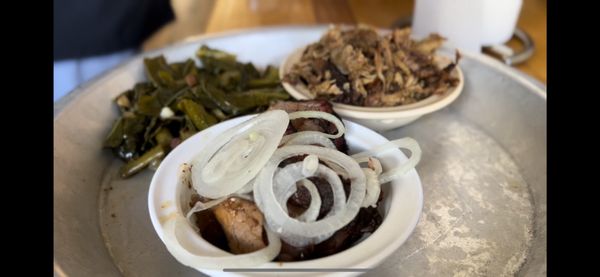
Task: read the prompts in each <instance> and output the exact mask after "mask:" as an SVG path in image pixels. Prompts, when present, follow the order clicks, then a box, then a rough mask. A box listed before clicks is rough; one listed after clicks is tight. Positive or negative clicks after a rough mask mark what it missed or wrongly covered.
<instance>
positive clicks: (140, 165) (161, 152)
mask: <svg viewBox="0 0 600 277" xmlns="http://www.w3.org/2000/svg"><path fill="white" fill-rule="evenodd" d="M165 155H166V151H165V149H164V147H163V146H162V145H160V144H159V145H157V146H155V147H154V148H152V149H150V150H148V152H146V153H144V155H142V156H141V157H139V158H137V159H135V160H132V161H130V162H128V163H126V164H125V165H124V166H122V167H121V168H120V170H119V175H120V176H121V178H128V177H130V176H132V175H134V174H136V173H138V172H140V171H141V170H142V169H144V168H145V167H147V166H148V165H149V164H150V163H151V162H152V161H154V160H157V159H162V158H163V157H164V156H165Z"/></svg>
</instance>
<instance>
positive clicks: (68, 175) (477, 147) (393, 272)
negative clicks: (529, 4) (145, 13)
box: [54, 26, 547, 277]
mask: <svg viewBox="0 0 600 277" xmlns="http://www.w3.org/2000/svg"><path fill="white" fill-rule="evenodd" d="M324 30H325V27H324V26H316V27H277V28H262V29H253V30H246V31H237V32H230V33H223V34H217V35H208V36H201V37H197V38H194V39H191V40H188V41H186V42H183V43H180V44H176V45H173V46H170V47H167V48H164V49H160V50H157V51H153V52H148V53H143V54H142V55H140V56H137V57H135V58H133V59H131V60H129V61H128V62H126V63H124V64H122V65H120V66H118V67H117V68H115V69H114V70H112V71H110V72H108V73H106V74H104V75H102V76H100V77H98V78H96V79H94V80H93V81H91V82H88V83H87V84H85V85H83V86H81V87H79V88H77V89H76V90H75V91H74V92H73V93H71V94H70V95H68V96H67V97H65V98H64V99H62V100H61V101H60V102H58V103H56V104H55V111H54V240H55V247H54V267H55V274H56V275H58V276H119V275H124V276H145V277H150V276H199V275H201V274H200V273H199V272H196V271H194V270H193V269H190V268H187V267H184V266H182V265H180V264H179V263H178V262H177V261H176V260H175V259H173V258H172V257H171V256H170V254H169V253H168V252H167V250H166V248H165V247H164V246H163V244H162V242H161V241H160V240H159V238H158V236H157V235H156V234H155V233H154V229H153V228H152V225H151V223H150V218H149V216H148V209H147V191H148V185H149V183H150V179H151V177H152V172H151V171H145V172H144V173H142V174H139V175H137V176H135V177H134V178H131V179H127V180H120V179H119V178H117V177H116V174H115V173H116V172H115V169H116V168H118V166H119V165H120V164H121V162H120V161H118V160H117V159H115V158H113V157H112V155H111V153H109V152H110V151H107V150H102V149H101V143H102V140H103V138H104V136H105V135H106V133H107V131H108V130H109V128H110V127H111V124H112V122H113V120H114V119H115V117H116V115H117V111H116V108H115V107H114V104H113V103H112V101H111V100H112V99H113V98H114V97H115V96H116V95H117V94H119V93H120V92H122V91H124V90H125V89H128V88H130V87H132V86H133V85H134V83H135V82H136V81H139V80H142V79H143V78H144V77H143V69H142V61H141V60H142V58H143V56H153V55H157V54H164V55H165V56H166V58H167V59H168V61H178V60H184V59H186V58H189V57H192V56H193V55H194V53H195V50H196V49H197V48H198V47H199V46H200V45H201V44H202V43H206V44H208V45H210V46H213V47H217V48H220V49H224V50H227V51H231V52H233V53H236V54H238V57H239V59H241V60H245V61H252V62H253V63H255V65H257V66H266V65H268V64H276V65H278V64H279V63H280V62H281V61H282V60H283V58H284V57H285V56H286V55H287V54H288V53H290V52H291V51H292V50H294V49H296V48H297V47H299V46H302V45H305V44H307V43H310V42H313V41H315V40H317V39H318V38H319V37H320V35H321V34H322V32H323V31H324ZM460 66H461V68H462V69H463V71H464V73H465V86H464V91H463V93H462V95H461V96H460V97H459V98H458V99H457V100H456V102H454V103H453V104H452V105H450V106H449V107H447V108H445V109H443V110H440V111H438V112H435V113H433V114H430V115H426V116H424V117H422V118H421V119H419V120H417V121H416V122H414V123H413V124H410V125H408V126H405V127H402V128H399V129H396V130H392V131H389V132H386V133H384V135H385V136H386V137H387V138H389V139H395V138H399V137H404V136H410V137H413V138H415V139H416V140H417V141H419V143H420V145H421V147H422V149H423V158H422V160H421V163H420V164H419V165H418V167H417V171H418V172H419V175H420V176H421V178H422V183H423V189H424V199H425V204H424V208H423V215H422V217H421V220H420V222H419V224H418V226H417V228H416V230H415V231H414V233H413V234H412V235H411V236H410V237H409V239H408V241H407V242H406V243H405V244H404V245H402V247H401V248H400V249H399V250H398V251H396V252H395V253H394V254H393V255H392V256H390V257H389V258H388V259H387V260H386V261H385V262H383V263H382V264H381V265H379V266H378V267H376V268H374V269H373V270H371V271H369V272H367V273H366V274H365V275H367V276H513V275H517V276H545V275H546V264H547V256H546V248H547V247H546V92H545V87H544V86H543V85H542V84H540V83H538V82H537V81H535V80H532V79H531V78H529V77H527V76H526V75H524V74H522V73H520V72H518V71H516V70H514V69H511V68H509V67H507V66H505V65H503V64H501V63H500V62H498V61H496V60H493V59H491V58H489V57H486V56H483V55H469V54H465V55H464V57H463V59H462V60H461V62H460ZM392 220H393V219H392Z"/></svg>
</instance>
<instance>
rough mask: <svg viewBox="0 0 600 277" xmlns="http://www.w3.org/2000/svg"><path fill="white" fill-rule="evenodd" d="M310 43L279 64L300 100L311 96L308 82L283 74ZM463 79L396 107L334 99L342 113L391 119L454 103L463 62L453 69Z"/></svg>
mask: <svg viewBox="0 0 600 277" xmlns="http://www.w3.org/2000/svg"><path fill="white" fill-rule="evenodd" d="M306 47H308V45H304V46H302V47H299V48H297V49H296V50H294V51H293V52H291V53H290V54H289V55H288V56H287V57H286V58H285V59H284V60H283V61H282V62H281V64H280V66H279V78H280V80H282V81H281V84H282V86H283V88H284V89H285V90H286V91H287V92H288V93H289V94H290V95H291V96H292V97H294V98H295V99H296V100H310V99H311V98H310V97H309V96H308V89H307V88H306V86H304V85H292V84H290V83H289V82H285V81H283V79H284V78H283V77H284V76H285V74H286V73H287V72H288V70H289V68H291V66H292V65H293V64H294V63H296V62H297V61H298V60H299V59H300V57H301V56H302V53H303V52H304V49H306ZM435 57H436V58H440V59H442V60H449V59H450V58H448V57H446V56H444V55H440V54H439V53H438V54H436V55H435ZM453 72H455V74H456V77H457V78H458V80H459V82H458V85H457V86H456V87H453V88H452V89H450V90H448V91H446V92H445V93H443V94H442V95H431V96H429V97H427V98H425V99H423V100H420V101H418V102H415V103H411V104H407V105H400V106H393V107H363V106H354V105H348V104H341V103H335V102H332V101H330V102H331V103H332V105H333V108H334V110H335V111H336V112H337V113H339V114H340V115H342V116H349V117H358V118H363V119H388V118H401V117H415V116H421V115H424V114H428V113H432V112H435V111H437V110H440V109H442V108H444V107H446V106H448V105H450V104H451V103H452V102H454V100H456V98H458V96H459V95H460V94H461V92H462V90H463V88H464V83H465V79H464V74H463V71H462V69H461V68H460V66H459V65H456V67H455V68H454V69H453Z"/></svg>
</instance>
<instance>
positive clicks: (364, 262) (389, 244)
mask: <svg viewBox="0 0 600 277" xmlns="http://www.w3.org/2000/svg"><path fill="white" fill-rule="evenodd" d="M253 116H256V115H246V116H242V117H238V118H234V119H230V120H227V121H223V122H220V123H218V124H216V125H214V126H211V127H210V128H207V129H205V130H203V131H201V132H198V133H197V134H195V135H194V136H192V137H190V138H189V139H188V140H186V142H188V145H190V144H192V143H195V141H194V137H196V138H197V139H196V140H198V138H200V139H204V137H202V135H201V134H206V133H207V132H210V131H213V134H210V135H208V136H215V135H216V133H215V130H218V129H220V128H231V127H232V126H235V125H237V124H239V123H241V122H242V121H244V120H248V119H250V118H251V117H253ZM344 124H345V125H346V126H347V129H348V130H350V133H351V134H353V135H354V136H359V137H364V136H369V137H370V138H369V139H367V140H366V141H368V142H372V141H373V138H375V140H378V141H381V142H385V141H389V140H388V139H387V138H385V137H383V136H382V135H380V134H379V133H377V132H375V131H373V130H371V129H369V128H367V127H364V126H362V125H360V124H357V123H354V122H352V121H348V120H344ZM365 139H366V138H365ZM205 141H206V140H205ZM186 142H183V143H182V145H184V143H186ZM375 143H377V142H375ZM378 144H379V143H378ZM182 145H180V146H182ZM178 148H179V151H178V152H183V151H185V150H184V149H183V148H184V147H178ZM175 151H177V148H176V149H174V150H173V151H172V152H171V153H169V155H167V157H165V159H164V161H163V163H161V165H160V166H159V168H158V169H157V171H156V173H155V174H154V176H153V177H152V181H151V183H150V188H149V191H148V209H149V215H150V219H151V222H152V225H153V227H154V230H155V232H156V233H157V235H158V237H159V238H160V240H161V241H163V243H164V239H163V234H162V224H161V222H160V221H161V220H160V218H161V216H160V213H159V212H158V211H160V208H159V207H160V206H161V204H160V201H158V199H159V197H157V195H156V194H157V189H158V188H157V187H159V185H158V183H159V182H161V181H162V179H163V178H165V176H164V175H167V173H165V172H164V171H166V170H168V169H165V168H167V165H169V164H173V162H171V160H172V159H174V157H175V155H177V154H175V155H173V153H174V152H175ZM390 152H391V153H392V154H390V155H391V156H390V157H391V158H392V159H394V160H395V162H405V161H406V160H407V159H408V158H407V157H406V156H405V155H404V153H402V151H400V150H399V149H393V150H390V151H389V152H387V153H390ZM387 153H386V154H387ZM170 166H171V167H172V166H178V165H170ZM402 178H406V179H405V180H403V181H402V182H404V183H400V181H399V180H394V181H391V182H390V183H388V184H386V185H388V186H389V187H390V189H391V190H393V191H395V192H394V193H391V190H389V192H388V193H390V195H391V197H392V198H391V199H390V200H389V201H388V202H386V204H385V205H389V209H388V210H387V213H386V215H385V217H384V218H383V221H382V223H381V225H380V226H379V227H378V228H377V230H376V231H375V232H373V233H372V234H371V235H370V236H369V237H367V238H366V239H364V240H362V241H360V242H359V243H358V244H356V245H353V246H352V247H350V248H348V249H346V250H344V251H341V252H339V253H336V254H333V255H329V256H326V257H322V258H318V259H313V260H307V261H296V262H268V263H264V264H263V265H260V266H257V267H256V268H308V267H311V268H328V267H329V268H331V266H332V265H333V266H335V265H336V264H339V263H340V262H341V261H343V260H344V259H343V258H344V257H353V258H354V257H356V256H355V255H357V254H358V255H360V257H361V259H360V262H358V263H356V264H354V265H353V266H352V267H353V268H361V267H362V268H372V267H375V266H377V265H378V264H380V263H381V262H383V261H384V260H385V259H386V258H387V257H389V256H390V255H391V254H392V253H393V252H395V251H396V250H398V248H399V247H400V246H402V245H403V244H404V243H405V242H406V240H407V239H408V238H409V237H410V235H411V234H412V233H413V232H414V230H415V228H416V226H417V223H418V222H419V220H420V217H421V214H422V210H423V187H422V184H421V179H420V177H419V175H418V173H417V171H416V169H412V170H410V171H409V172H408V173H407V174H406V175H405V176H404V177H402ZM406 182H411V183H413V184H411V185H412V186H415V187H414V188H413V189H412V190H409V191H413V192H414V193H415V195H414V196H415V198H414V201H415V203H416V204H413V205H414V207H411V208H414V209H415V212H414V213H410V214H408V215H407V216H408V217H409V219H407V222H408V224H407V225H406V228H405V229H402V230H400V229H398V228H395V226H394V225H396V224H394V222H392V220H391V218H392V217H393V216H394V214H396V215H398V213H400V210H399V209H401V208H402V205H404V203H400V204H399V203H398V201H395V203H394V201H393V200H394V199H395V198H394V196H395V197H400V196H399V195H400V193H399V191H401V190H402V188H395V187H394V186H401V185H405V186H409V184H407V183H406ZM394 183H396V184H394ZM177 210H179V209H178V208H177ZM400 214H402V213H400ZM386 219H387V220H386ZM190 229H191V227H190ZM390 231H391V232H390ZM394 231H396V232H394ZM198 237H199V236H198ZM199 238H200V237H199ZM376 239H377V240H384V241H385V243H384V244H383V242H380V243H378V244H383V245H384V247H383V248H381V247H379V248H377V249H373V250H371V251H365V253H368V252H370V254H373V253H376V254H373V255H370V256H365V254H360V253H362V252H360V251H361V249H362V250H365V249H369V248H371V247H369V246H370V245H369V244H367V243H365V242H367V241H371V242H373V241H375V240H376ZM200 240H202V241H204V240H203V239H201V238H200ZM204 242H206V241H204ZM206 243H207V244H208V245H209V249H208V250H209V251H210V252H212V253H215V252H216V253H220V254H230V253H229V252H226V251H223V250H221V249H219V248H217V247H216V246H213V245H212V244H210V243H208V242H206ZM372 244H373V243H371V245H372ZM376 244H377V243H376ZM359 246H362V247H361V248H359ZM353 249H354V250H353ZM202 271H206V272H216V271H213V270H211V269H205V270H202ZM220 272H221V271H220ZM221 273H222V272H221Z"/></svg>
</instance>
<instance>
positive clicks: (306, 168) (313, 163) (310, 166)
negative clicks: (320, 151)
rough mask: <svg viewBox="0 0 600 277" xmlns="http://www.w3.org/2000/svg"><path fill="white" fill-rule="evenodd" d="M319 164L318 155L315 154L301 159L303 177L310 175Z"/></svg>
mask: <svg viewBox="0 0 600 277" xmlns="http://www.w3.org/2000/svg"><path fill="white" fill-rule="evenodd" d="M318 166H319V157H317V156H316V155H308V156H307V157H306V158H304V160H303V161H302V175H304V176H305V177H311V176H313V175H314V174H315V171H317V167H318Z"/></svg>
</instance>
